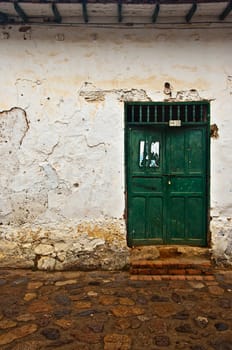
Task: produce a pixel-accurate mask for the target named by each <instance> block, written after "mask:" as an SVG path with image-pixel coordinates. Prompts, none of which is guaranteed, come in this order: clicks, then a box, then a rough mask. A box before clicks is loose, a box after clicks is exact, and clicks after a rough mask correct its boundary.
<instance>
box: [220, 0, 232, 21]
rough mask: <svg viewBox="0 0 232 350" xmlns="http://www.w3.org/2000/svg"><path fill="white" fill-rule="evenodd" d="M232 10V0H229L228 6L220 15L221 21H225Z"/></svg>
mask: <svg viewBox="0 0 232 350" xmlns="http://www.w3.org/2000/svg"><path fill="white" fill-rule="evenodd" d="M231 10H232V0H230V1H229V2H228V5H227V6H226V8H225V9H224V10H223V11H222V13H221V14H220V16H219V17H218V18H219V19H220V20H221V21H223V20H224V19H225V18H226V17H227V16H228V14H229V13H230V11H231Z"/></svg>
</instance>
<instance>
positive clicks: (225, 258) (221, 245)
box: [211, 217, 232, 266]
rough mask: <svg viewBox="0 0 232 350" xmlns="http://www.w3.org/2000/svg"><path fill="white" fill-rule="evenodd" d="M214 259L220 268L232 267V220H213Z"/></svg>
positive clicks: (218, 218)
mask: <svg viewBox="0 0 232 350" xmlns="http://www.w3.org/2000/svg"><path fill="white" fill-rule="evenodd" d="M211 233H212V258H213V259H214V260H215V263H216V264H217V265H219V266H232V225H231V218H230V217H227V218H220V217H217V218H213V221H212V224H211Z"/></svg>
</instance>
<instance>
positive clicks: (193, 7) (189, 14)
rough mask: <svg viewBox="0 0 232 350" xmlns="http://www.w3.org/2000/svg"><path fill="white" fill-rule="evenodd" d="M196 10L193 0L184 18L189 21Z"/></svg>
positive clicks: (195, 3)
mask: <svg viewBox="0 0 232 350" xmlns="http://www.w3.org/2000/svg"><path fill="white" fill-rule="evenodd" d="M196 10H197V2H196V1H194V3H193V4H192V7H191V8H190V10H189V12H188V13H187V15H186V16H185V20H186V22H187V23H189V22H190V21H191V19H192V17H193V15H194V14H195V12H196Z"/></svg>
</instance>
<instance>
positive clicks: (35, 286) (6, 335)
mask: <svg viewBox="0 0 232 350" xmlns="http://www.w3.org/2000/svg"><path fill="white" fill-rule="evenodd" d="M0 273H1V275H0V349H2V350H39V349H63V350H66V349H67V350H71V349H72V350H78V349H81V350H90V349H91V350H100V349H103V350H128V349H132V350H142V349H147V350H150V349H184V350H187V349H192V350H208V349H215V350H232V312H231V310H232V308H231V307H232V271H227V272H222V271H221V272H220V271H219V272H217V273H216V274H215V275H214V276H205V277H201V276H195V277H193V276H189V277H188V279H187V277H184V276H177V277H174V276H170V277H167V276H166V277H165V276H163V277H152V276H151V277H143V276H141V277H137V276H130V275H129V273H128V272H116V273H115V272H102V271H94V272H55V273H46V272H40V271H38V272H32V271H25V270H24V271H22V270H15V271H12V270H11V271H8V270H1V271H0Z"/></svg>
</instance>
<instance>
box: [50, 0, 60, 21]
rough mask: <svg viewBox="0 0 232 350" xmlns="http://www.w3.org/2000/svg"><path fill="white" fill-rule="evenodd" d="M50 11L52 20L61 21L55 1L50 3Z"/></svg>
mask: <svg viewBox="0 0 232 350" xmlns="http://www.w3.org/2000/svg"><path fill="white" fill-rule="evenodd" d="M52 12H53V15H54V20H55V22H56V23H61V22H62V17H61V14H60V12H59V10H58V7H57V5H56V3H55V2H53V3H52Z"/></svg>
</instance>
